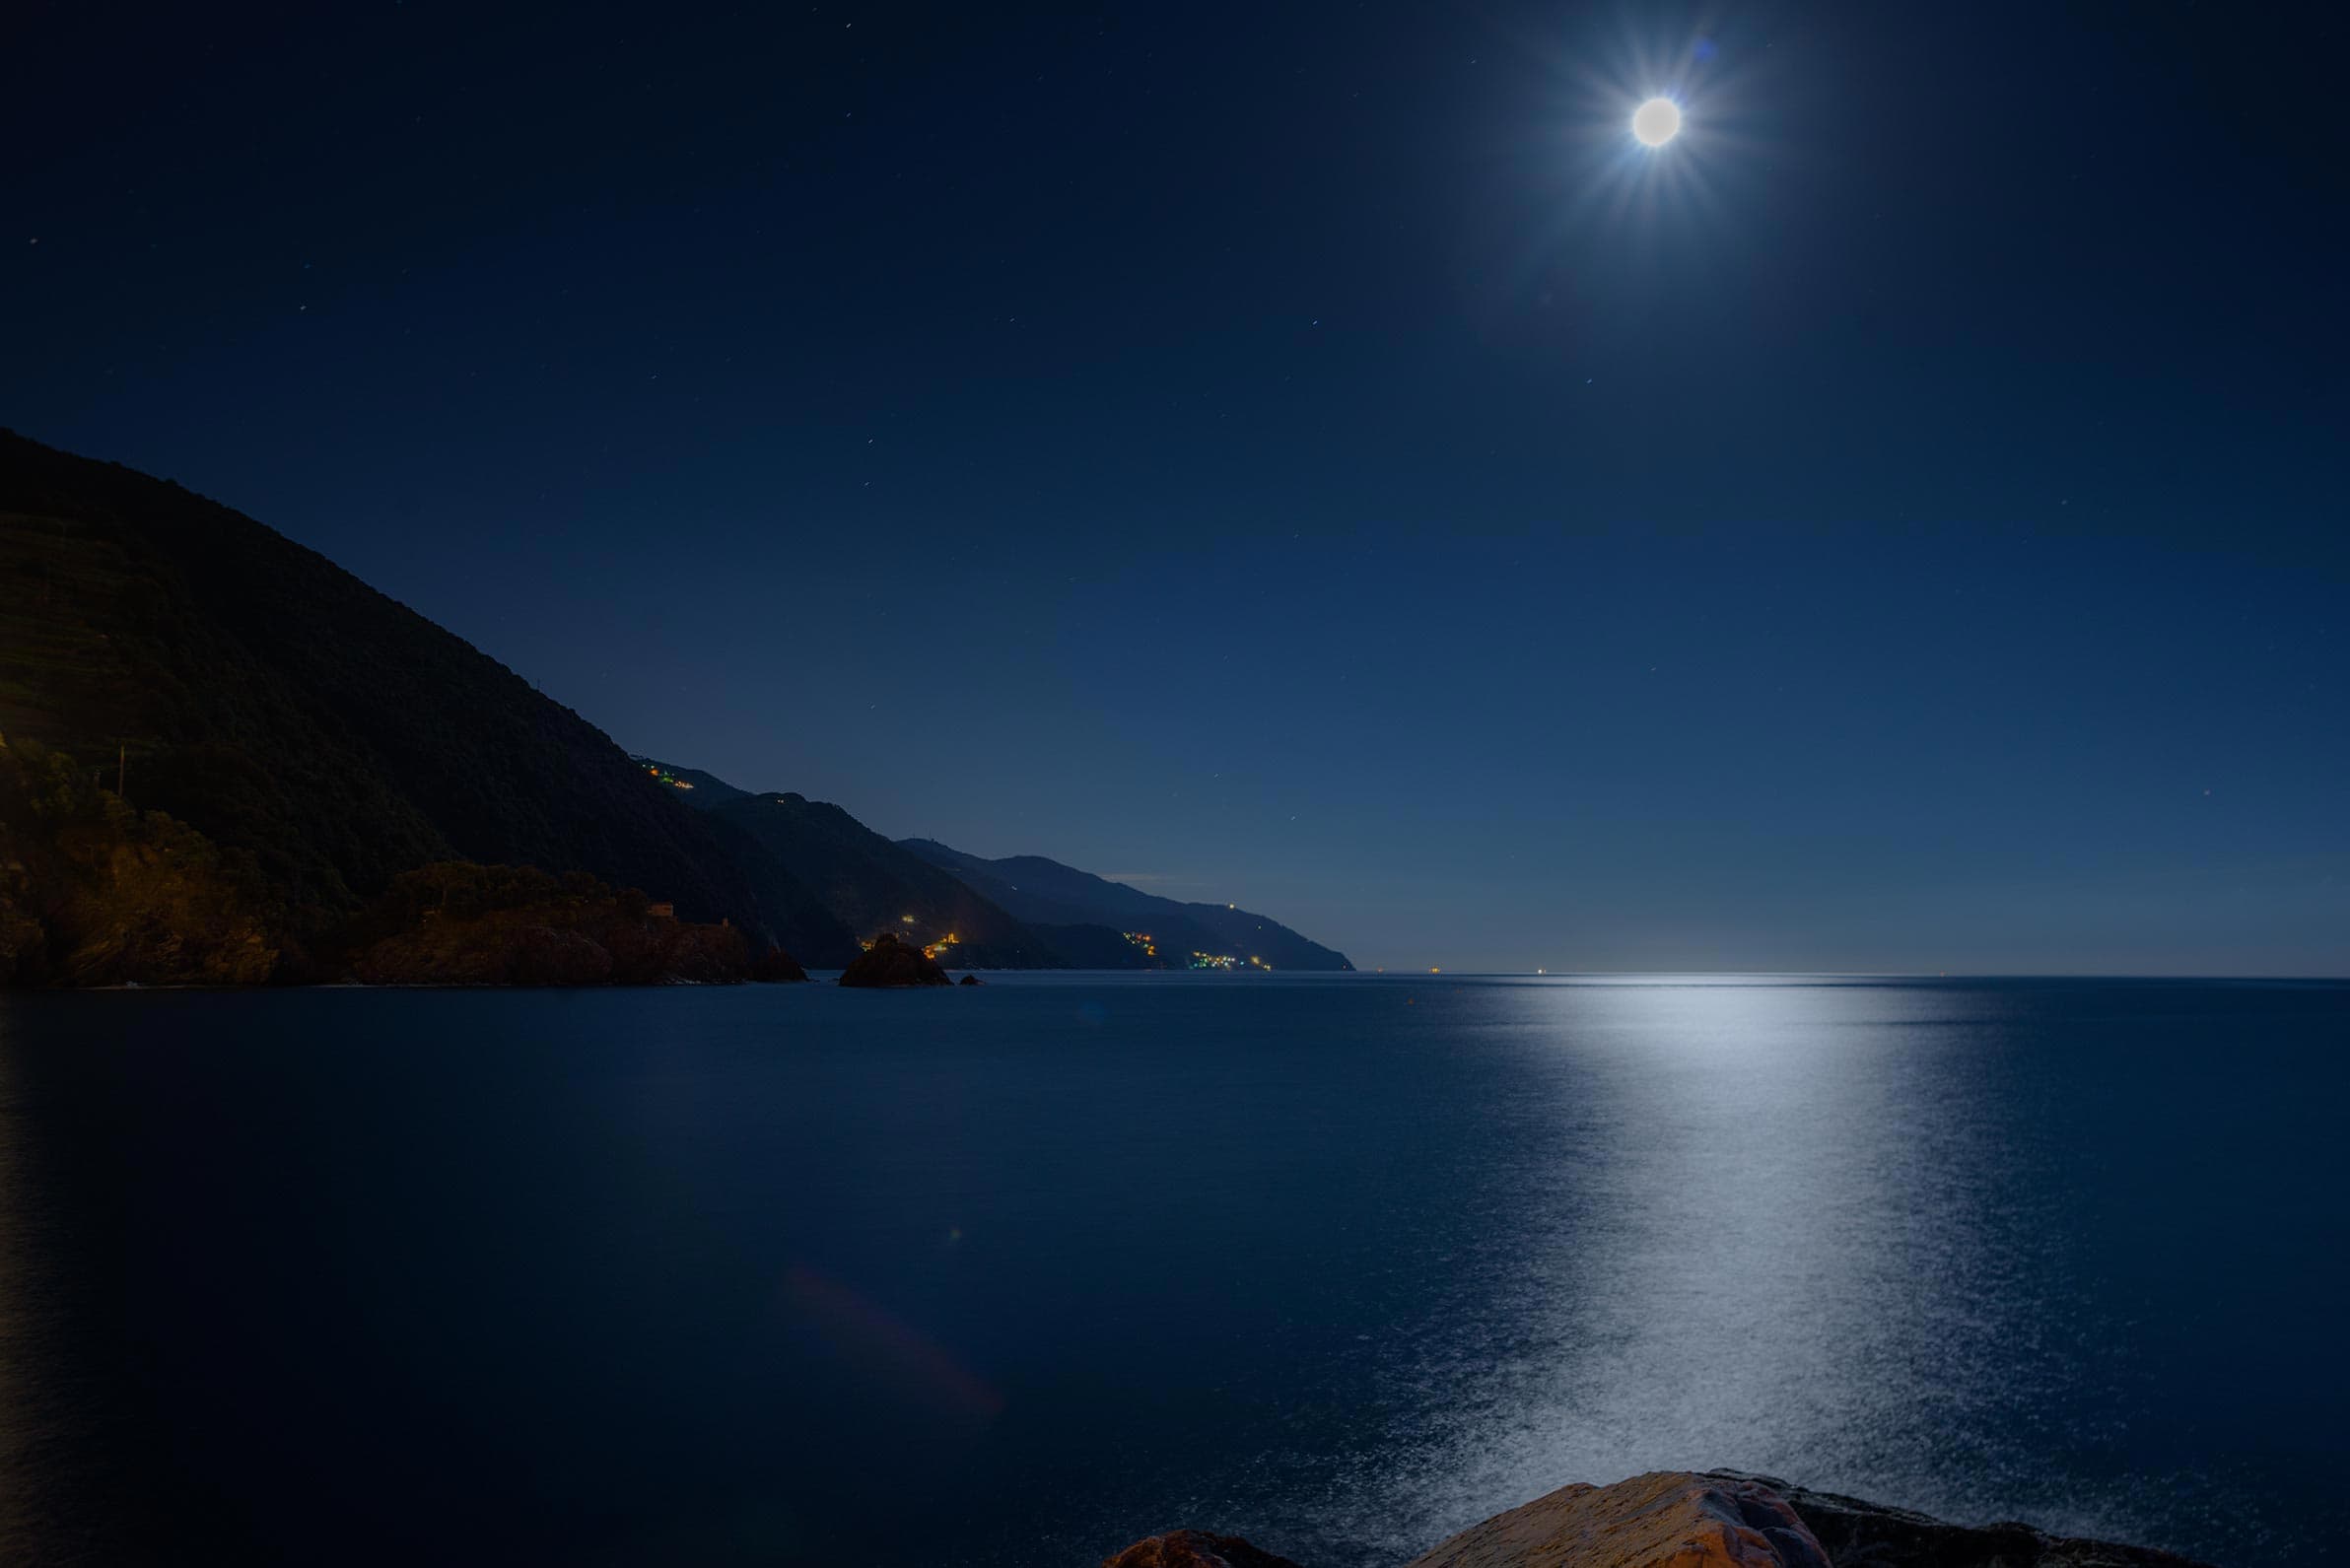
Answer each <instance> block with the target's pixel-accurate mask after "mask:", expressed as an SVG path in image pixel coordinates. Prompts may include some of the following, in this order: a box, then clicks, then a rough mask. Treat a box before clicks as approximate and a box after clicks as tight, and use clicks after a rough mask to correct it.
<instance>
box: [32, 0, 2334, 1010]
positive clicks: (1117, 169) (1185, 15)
mask: <svg viewBox="0 0 2350 1568" xmlns="http://www.w3.org/2000/svg"><path fill="white" fill-rule="evenodd" d="M488 9H490V8H485V7H477V6H473V5H459V4H449V3H408V4H371V5H338V6H329V7H321V8H315V9H314V11H313V12H311V14H307V15H299V16H286V17H272V18H269V19H267V20H255V19H253V17H252V15H251V14H250V13H247V14H246V15H245V16H244V18H243V19H241V18H240V16H239V15H238V14H236V12H235V11H234V10H233V9H232V10H228V11H224V10H220V9H216V8H212V7H174V8H172V10H171V11H170V12H169V13H167V14H165V15H163V16H160V17H157V16H148V15H144V14H141V13H137V12H133V11H128V10H124V9H122V8H117V7H109V6H104V5H98V4H66V5H50V6H40V5H35V6H32V7H30V8H27V7H25V6H23V5H18V6H13V7H11V8H10V15H9V19H8V20H7V21H6V22H5V23H0V136H4V138H5V143H4V145H5V147H6V149H7V154H6V158H5V161H4V162H0V193H4V199H0V210H4V211H5V214H6V220H5V221H6V224H7V232H6V233H5V234H4V235H0V423H4V424H7V425H10V426H13V427H14V428H16V429H18V430H21V431H23V432H24V433H26V434H28V435H31V436H34V437H36V438H38V439H40V440H42V441H46V442H49V443H54V444H57V445H61V446H65V447H68V448H71V449H74V450H77V451H82V452H86V453H89V454H91V455H95V456H103V457H108V458H113V459H117V460H120V461H123V462H127V463H130V464H132V465H134V466H136V467H139V468H143V469H146V470H149V471H151V472H154V473H159V474H163V475H166V476H169V477H172V478H175V479H177V480H179V481H181V482H182V483H184V484H186V485H188V486H189V487H190V488H192V489H195V490H198V491H201V492H203V493H205V494H208V495H211V496H214V497H217V498H219V499H220V500H223V501H226V502H228V503H229V504H231V505H233V506H236V507H238V508H240V509H242V510H243V511H248V512H250V513H252V514H253V515H254V516H257V517H259V518H261V519H262V520H263V521H265V522H268V523H270V524H272V525H273V526H275V527H277V528H279V529H281V530H283V531H284V532H286V533H288V534H290V535H291V536H293V537H294V538H296V539H298V540H300V541H302V542H303V543H305V544H308V545H311V546H312V547H314V548H316V549H318V550H320V551H323V552H324V553H325V554H327V555H328V556H330V557H332V558H333V559H334V560H336V561H338V562H340V563H341V564H343V565H344V566H346V567H348V568H350V569H351V570H352V571H354V572H356V573H358V574H359V575H360V576H361V577H363V578H365V579H368V580H369V581H371V582H373V583H375V584H376V585H378V586H379V587H380V588H382V589H383V590H385V591H386V592H388V593H390V594H392V595H394V596H395V597H397V598H399V599H401V600H403V601H405V602H406V603H408V604H410V605H413V606H414V607H415V608H417V609H418V610H420V611H422V612H423V613H424V614H426V615H429V616H431V617H432V618H433V619H435V620H437V621H439V622H441V623H442V624H443V625H446V626H448V627H449V628H450V629H452V630H453V631H455V632H457V633H458V634H460V635H461V636H463V637H465V638H466V639H468V640H470V641H471V642H472V643H474V644H475V645H476V646H478V647H480V648H483V649H484V650H486V651H487V652H489V653H491V654H493V655H494V656H496V657H497V658H499V659H501V660H503V661H504V662H506V663H507V664H509V665H510V666H512V667H513V668H515V669H516V670H518V671H519V672H521V673H522V674H524V675H526V676H528V677H530V678H531V679H533V680H535V681H536V682H538V683H539V684H540V686H541V687H542V688H543V689H544V690H545V691H546V692H547V693H548V694H549V695H551V696H553V697H556V698H558V699H560V700H561V701H563V702H565V703H567V704H569V705H571V706H572V707H574V708H576V709H578V710H579V711H580V712H581V713H583V714H584V715H586V716H587V717H588V718H590V719H591V720H593V721H594V722H595V723H597V724H598V725H600V726H601V727H603V728H604V729H605V730H607V731H608V732H609V733H610V734H611V735H612V736H613V737H614V738H615V739H616V740H617V741H619V742H620V743H621V744H622V745H624V746H626V747H628V748H630V749H632V750H637V751H645V752H651V753H655V754H657V755H659V756H661V757H663V758H666V759H669V760H672V761H675V762H679V763H685V764H691V765H696V766H701V767H707V768H709V769H711V770H713V771H715V772H717V773H719V774H721V775H722V776H724V777H726V778H727V779H729V780H731V781H733V782H734V783H737V784H742V785H745V786H749V787H760V788H792V789H798V790H800V791H803V792H805V793H807V794H809V795H812V796H815V797H818V798H824V799H833V800H838V801H840V802H841V803H842V804H844V805H846V806H848V807H849V808H850V809H851V810H852V811H854V812H856V813H857V814H858V815H859V816H860V817H862V818H863V819H864V821H866V822H867V823H869V824H870V825H872V826H873V827H875V828H877V829H879V830H880V831H882V832H884V833H888V834H890V835H892V836H902V835H909V834H925V835H929V836H933V837H936V838H939V839H943V840H945V841H947V842H948V843H951V844H954V845H956V846H958V847H960V848H963V849H967V850H970V851H974V852H980V853H985V854H1007V853H1015V852H1038V853H1045V854H1051V855H1053V856H1055V857H1057V858H1060V859H1064V860H1068V861H1070V862H1071V863H1074V864H1077V865H1081V866H1085V867H1087V868H1089V869H1094V870H1098V871H1102V872H1105V873H1109V874H1115V875H1121V876H1125V877H1128V878H1130V879H1132V880H1135V881H1137V882H1138V883H1139V884H1140V885H1143V886H1146V887H1148V888H1150V889H1151V890H1153V891H1157V892H1163V893H1168V894H1171V895H1173V896H1177V897H1195V898H1213V899H1218V900H1224V899H1230V900H1236V901H1238V902H1240V903H1241V904H1243V905H1244V906H1251V907H1256V908H1260V909H1263V910H1265V911H1267V912H1268V913H1271V914H1273V915H1276V916H1277V917H1279V918H1280V919H1282V920H1287V921H1289V922H1290V923H1292V924H1294V925H1297V926H1298V927H1300V928H1301V929H1303V930H1304V931H1305V932H1307V933H1308V934H1309V935H1312V936H1315V937H1317V938H1319V939H1321V940H1324V941H1327V942H1330V943H1331V944H1333V945H1335V946H1339V947H1342V948H1344V949H1346V950H1347V951H1348V953H1349V954H1350V955H1351V956H1352V957H1353V958H1354V960H1355V962H1356V963H1357V964H1358V965H1361V966H1363V967H1366V968H1367V967H1369V966H1371V965H1373V964H1386V965H1389V966H1425V965H1431V964H1440V965H1443V966H1445V967H1447V968H1451V969H1469V968H1478V969H1499V968H1533V967H1536V966H1547V967H1549V968H1551V969H1553V970H1561V969H1585V970H1588V969H1615V968H1639V969H1653V968H1664V969H1677V968H1733V969H1833V970H1903V971H1919V970H1922V971H1929V972H1931V971H1951V972H1961V971H1985V972H2011V973H2012V972H2029V971H2092V972H2170V973H2184V974H2213V973H2223V974H2225V973H2236V974H2279V973H2283V974H2295V973H2300V974H2312V973H2336V974H2338V973H2342V972H2344V971H2346V970H2350V692H2346V686H2345V676H2346V675H2350V617H2346V616H2345V613H2344V611H2345V607H2346V606H2350V537H2346V532H2350V530H2346V528H2345V521H2346V519H2350V505H2346V504H2345V501H2344V488H2343V469H2344V466H2345V458H2350V434H2346V433H2350V374H2346V370H2345V366H2346V363H2350V361H2346V357H2345V349H2346V347H2350V341H2346V340H2350V333H2346V332H2345V309H2344V298H2345V284H2344V278H2345V275H2346V270H2350V269H2346V267H2345V253H2346V247H2345V245H2344V239H2345V234H2344V231H2345V228H2350V200H2346V192H2350V174H2346V173H2345V170H2346V169H2350V158H2346V156H2345V154H2346V152H2350V148H2346V146H2345V132H2344V129H2343V127H2342V125H2341V123H2340V121H2341V116H2340V113H2339V108H2338V97H2339V93H2338V82H2337V78H2338V76H2339V74H2340V72H2341V70H2342V68H2343V62H2344V60H2345V58H2350V56H2346V54H2345V49H2344V46H2345V44H2346V43H2350V37H2346V36H2345V30H2344V26H2343V24H2342V22H2341V21H2340V17H2341V13H2340V12H2339V11H2332V12H2329V13H2319V12H2316V11H2315V10H2312V11H2311V12H2310V13H2309V14H2308V15H2306V16H2303V15H2300V14H2297V13H2295V12H2293V11H2291V10H2290V9H2288V8H2283V7H2275V8H2239V7H2231V6H2221V5H2217V4H2205V5H2201V6H2156V7H2139V6H2130V5H2121V4H2112V5H2106V6H2096V7H2078V8H2070V9H2068V8H2065V7H2061V6H2058V5H2054V4H2050V3H2046V0H2039V3H2031V4H2014V5H2008V4H1997V3H1992V4H1967V5H1955V4H1954V5H1935V6H1928V5H1909V4H1899V5H1894V4H1861V3H1854V4H1847V5H1825V6H1805V5H1791V4H1753V5H1742V4H1736V3H1733V4H1727V5H1722V6H1718V7H1713V8H1710V9H1707V10H1704V11H1702V12H1699V11H1696V10H1692V9H1688V8H1675V7H1669V6H1654V7H1630V6H1624V7H1606V8H1598V7H1595V8H1583V7H1569V6H1549V7H1534V6H1514V5H1508V4H1500V5H1490V6H1461V7H1448V6H1434V5H1402V4H1399V5H1359V6H1328V7H1316V6H1309V5H1297V6H1282V7H1276V6H1262V5H1250V6H1233V7H1228V8H1218V7H1213V6H1166V5H1155V4H1153V5H1140V4H1132V5H1129V4H1121V5H1112V6H1105V7H1096V8H1070V9H1066V10H1054V11H1050V12H1043V13H1039V14H1035V15H1028V16H1021V15H1017V14H1015V12H1014V10H1013V8H1010V7H987V6H953V7H941V8H939V9H938V10H937V11H936V12H934V13H933V12H928V11H923V10H918V9H913V8H907V7H892V6H864V5H834V4H827V5H823V6H817V7H807V6H797V7H795V6H790V5H786V6H780V7H776V8H768V7H764V6H744V7H741V8H740V9H739V10H737V11H733V12H719V11H703V10H700V9H698V8H695V7H690V6H663V7H634V6H632V7H625V8H618V7H603V6H597V5H566V6H562V7H549V8H546V9H543V10H539V11H535V12H525V11H522V10H519V9H500V10H499V12H498V15H497V16H496V17H495V18H489V19H485V15H484V13H485V12H486V11H487V10H488ZM1651 93H1669V94H1671V95H1672V96H1674V97H1675V98H1677V99H1678V100H1679V101H1680V102H1681V103H1682V104H1683V106H1684V108H1685V111H1686V113H1687V128H1686V130H1685V132H1684V134H1683V135H1682V136H1681V138H1680V139H1678V140H1677V141H1675V142H1673V143H1670V144H1668V145H1667V146H1666V147H1664V148H1662V149H1660V150H1658V151H1655V152H1648V151H1644V150H1643V149H1641V148H1640V147H1639V146H1638V145H1637V144H1635V143H1634V142H1633V141H1632V140H1631V138H1630V136H1629V134H1628V128H1627V127H1628V119H1629V115H1630V113H1631V110H1632V108H1633V106H1634V105H1635V104H1636V103H1637V102H1639V101H1640V100H1641V99H1642V98H1644V97H1646V96H1648V95H1649V94H1651Z"/></svg>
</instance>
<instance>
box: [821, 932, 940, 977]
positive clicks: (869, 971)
mask: <svg viewBox="0 0 2350 1568" xmlns="http://www.w3.org/2000/svg"><path fill="white" fill-rule="evenodd" d="M841 984H842V985H844V986H874V987H886V986H951V985H953V984H954V982H952V981H950V980H948V979H947V978H946V971H945V970H943V969H940V968H939V967H938V961H937V960H936V959H934V958H933V957H931V955H930V954H928V953H926V952H924V951H923V950H922V949H921V948H919V947H917V946H915V945H914V944H913V943H912V942H902V941H900V940H898V938H897V936H896V934H895V933H894V932H891V931H883V932H882V933H881V934H880V935H878V936H876V937H874V938H873V945H872V946H870V947H868V948H866V949H865V950H864V952H862V953H860V954H858V955H857V962H855V963H854V964H851V965H850V966H849V967H848V968H847V969H844V970H842V971H841Z"/></svg>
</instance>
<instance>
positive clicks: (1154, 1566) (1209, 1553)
mask: <svg viewBox="0 0 2350 1568" xmlns="http://www.w3.org/2000/svg"><path fill="white" fill-rule="evenodd" d="M1102 1568H1297V1564H1295V1563H1293V1562H1291V1561H1290V1560H1289V1559H1288V1558H1286V1557H1276V1556H1275V1555H1274V1554H1273V1553H1272V1552H1269V1551H1259V1550H1258V1549H1257V1548H1256V1547H1254V1546H1252V1545H1250V1544H1249V1543H1248V1542H1247V1541H1245V1540H1242V1539H1241V1538H1240V1537H1239V1536H1238V1535H1210V1534H1208V1532H1206V1531H1204V1530H1177V1531H1170V1532H1168V1533H1167V1534H1164V1535H1152V1536H1150V1537H1149V1538H1148V1539H1147V1540H1138V1541H1136V1542H1135V1543H1134V1544H1133V1545H1132V1546H1129V1547H1127V1548H1126V1550H1124V1551H1122V1552H1120V1553H1119V1554H1118V1555H1117V1556H1115V1557H1106V1558H1104V1559H1102Z"/></svg>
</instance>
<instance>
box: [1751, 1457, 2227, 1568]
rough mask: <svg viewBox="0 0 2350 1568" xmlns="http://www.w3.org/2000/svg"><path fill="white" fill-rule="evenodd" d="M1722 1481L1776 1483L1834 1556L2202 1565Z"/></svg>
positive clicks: (1967, 1566) (1942, 1562) (2114, 1567)
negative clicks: (1745, 1483) (1955, 1523)
mask: <svg viewBox="0 0 2350 1568" xmlns="http://www.w3.org/2000/svg"><path fill="white" fill-rule="evenodd" d="M1711 1478H1713V1479H1715V1480H1720V1481H1725V1482H1728V1481H1743V1482H1747V1483H1749V1484H1754V1485H1760V1486H1764V1487H1767V1488H1769V1489H1770V1490H1771V1491H1773V1492H1776V1493H1777V1494H1778V1495H1779V1496H1781V1497H1783V1498H1785V1499H1786V1500H1787V1504H1788V1506H1789V1507H1791V1508H1793V1509H1794V1510H1795V1512H1796V1514H1797V1515H1798V1516H1799V1517H1800V1518H1801V1519H1802V1520H1803V1522H1804V1524H1805V1526H1807V1527H1808V1528H1809V1529H1810V1530H1811V1533H1812V1534H1813V1536H1814V1538H1816V1539H1817V1540H1818V1541H1819V1542H1820V1544H1821V1546H1822V1547H1824V1548H1825V1549H1826V1550H1827V1552H1828V1555H1829V1558H1830V1560H1831V1561H1832V1562H1835V1563H1839V1564H1863V1563H1867V1564H1875V1563H1889V1564H1895V1565H1899V1568H2199V1565H2197V1564H2195V1563H2194V1562H2193V1561H2192V1560H2191V1559H2189V1558H2186V1557H2180V1556H2177V1555H2176V1554H2175V1553H2172V1552H2167V1551H2156V1550H2155V1549H2154V1548H2152V1547H2150V1546H2119V1545H2115V1544H2114V1543H2113V1542H2111V1541H2105V1540H2079V1539H2075V1538H2073V1537H2071V1536H2065V1535H2051V1534H2047V1533H2046V1532H2044V1531H2039V1530H2035V1529H2033V1528H2032V1527H2031V1526H2030V1525H2019V1524H2014V1523H2008V1524H2000V1525H1981V1526H1968V1525H1953V1524H1950V1523H1948V1522H1947V1521H1945V1520H1940V1519H1935V1518H1933V1517H1931V1516H1930V1515H1926V1514H1913V1513H1911V1512H1910V1511H1909V1510H1908V1509H1905V1508H1886V1507H1882V1506H1880V1505H1879V1504H1876V1503H1864V1502H1862V1501H1860V1499H1858V1498H1856V1497H1840V1496H1838V1495H1836V1494H1835V1493H1834V1492H1815V1491H1810V1490H1807V1489H1806V1488H1804V1487H1801V1486H1790V1485H1789V1484H1788V1483H1787V1482H1785V1481H1782V1480H1775V1479H1773V1478H1772V1477H1770V1476H1767V1475H1747V1474H1744V1473H1742V1472H1740V1471H1738V1470H1715V1471H1714V1472H1713V1474H1712V1477H1711Z"/></svg>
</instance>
